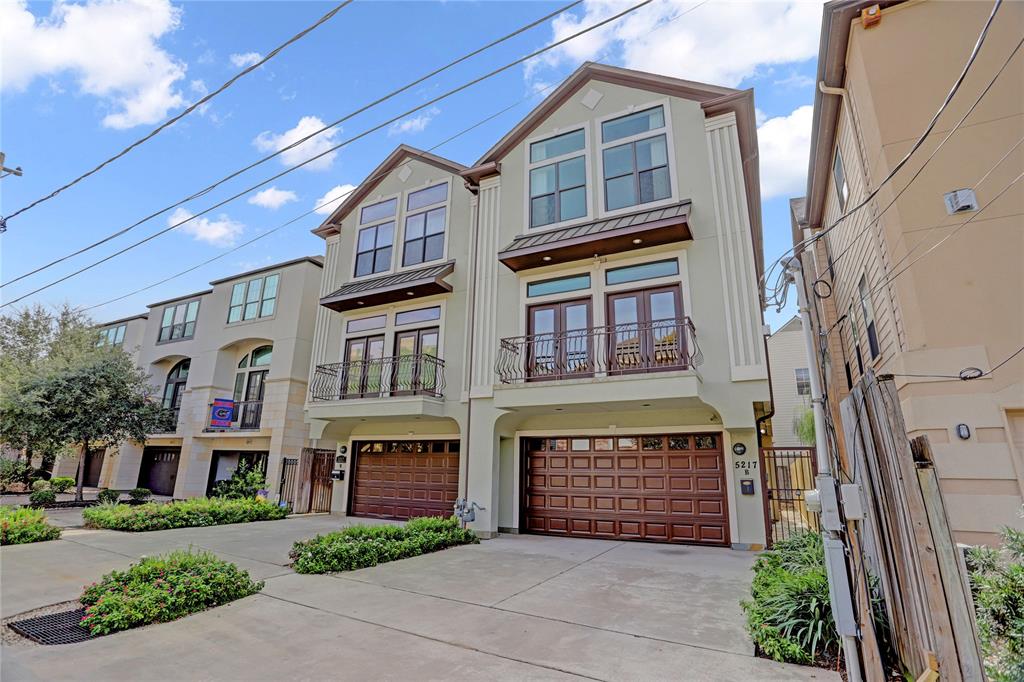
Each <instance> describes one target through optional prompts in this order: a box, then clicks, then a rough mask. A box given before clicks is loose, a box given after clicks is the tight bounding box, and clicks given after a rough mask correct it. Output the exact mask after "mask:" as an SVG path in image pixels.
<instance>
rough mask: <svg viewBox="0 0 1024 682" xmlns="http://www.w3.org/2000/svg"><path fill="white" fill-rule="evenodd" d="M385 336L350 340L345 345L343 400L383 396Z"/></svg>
mask: <svg viewBox="0 0 1024 682" xmlns="http://www.w3.org/2000/svg"><path fill="white" fill-rule="evenodd" d="M383 358H384V336H383V335H380V336H366V337H363V338H361V339H349V340H348V342H347V343H346V344H345V371H344V374H343V375H342V383H341V396H342V397H343V398H373V397H376V396H379V395H380V394H381V367H382V366H383V365H382V363H383Z"/></svg>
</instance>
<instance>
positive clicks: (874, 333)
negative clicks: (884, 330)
mask: <svg viewBox="0 0 1024 682" xmlns="http://www.w3.org/2000/svg"><path fill="white" fill-rule="evenodd" d="M857 301H858V303H859V304H860V313H861V315H862V316H863V318H864V334H865V335H866V336H867V340H868V352H870V353H871V359H872V360H877V359H878V357H879V356H881V354H882V348H881V345H880V344H879V343H878V315H877V314H876V313H875V302H874V301H873V300H872V299H871V287H869V286H868V278H867V273H865V274H862V275H861V276H860V279H859V280H858V281H857ZM868 313H870V314H871V315H870V318H869V317H868Z"/></svg>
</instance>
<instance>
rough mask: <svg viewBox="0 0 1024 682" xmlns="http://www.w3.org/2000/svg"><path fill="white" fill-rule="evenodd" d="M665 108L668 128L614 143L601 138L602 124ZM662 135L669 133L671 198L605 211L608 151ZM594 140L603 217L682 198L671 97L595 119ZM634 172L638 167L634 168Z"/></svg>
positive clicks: (620, 139)
mask: <svg viewBox="0 0 1024 682" xmlns="http://www.w3.org/2000/svg"><path fill="white" fill-rule="evenodd" d="M658 106H660V107H662V108H663V109H662V112H663V113H664V115H665V127H664V128H658V129H655V130H648V131H646V132H643V133H639V134H637V135H631V136H629V137H621V138H619V139H617V140H615V141H613V142H604V141H602V137H601V125H602V124H603V123H605V122H607V121H611V120H613V119H616V118H622V117H623V116H628V115H629V114H633V113H636V112H638V111H644V110H645V109H653V108H654V107H658ZM658 135H664V136H665V147H666V150H665V153H666V155H667V156H668V186H669V189H670V193H669V195H668V197H667V198H665V199H659V200H657V201H651V202H647V203H643V204H633V205H632V206H624V207H622V208H617V209H614V210H611V211H608V210H605V196H604V150H605V149H608V148H610V147H619V146H622V145H624V144H629V143H630V142H638V141H640V140H646V139H648V138H651V137H657V136H658ZM594 136H595V137H594V139H596V140H598V143H597V145H596V147H595V149H596V150H597V154H596V158H595V167H596V169H597V173H596V175H597V178H598V180H599V182H598V184H597V215H598V217H599V218H608V217H613V216H618V215H624V214H627V213H636V212H637V211H646V210H650V209H654V208H658V207H660V206H668V205H670V204H674V203H676V202H678V201H679V188H678V186H677V171H676V163H677V158H676V151H675V150H676V146H675V140H674V138H673V134H672V108H671V103H670V102H669V100H668V99H667V98H664V99H658V100H654V101H651V102H645V103H643V104H634V105H631V106H630V107H629V108H627V109H625V110H623V111H618V112H615V113H614V114H609V115H607V116H602V117H601V118H597V119H594ZM634 172H636V170H635V169H634Z"/></svg>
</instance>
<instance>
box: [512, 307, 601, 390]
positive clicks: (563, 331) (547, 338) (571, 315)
mask: <svg viewBox="0 0 1024 682" xmlns="http://www.w3.org/2000/svg"><path fill="white" fill-rule="evenodd" d="M528 314H529V333H530V339H529V345H528V353H529V357H528V358H527V373H528V375H529V376H530V378H531V379H533V380H539V379H557V378H565V377H567V376H574V375H575V376H580V375H586V374H589V373H591V372H593V371H594V370H593V365H592V363H591V343H592V338H591V334H590V325H591V317H590V299H577V300H574V301H561V302H559V303H547V304H543V305H535V306H531V307H530V309H529V313H528Z"/></svg>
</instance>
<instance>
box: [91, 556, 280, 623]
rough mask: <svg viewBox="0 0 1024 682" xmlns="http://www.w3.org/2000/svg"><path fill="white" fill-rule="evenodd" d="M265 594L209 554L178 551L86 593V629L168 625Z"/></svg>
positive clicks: (107, 579) (120, 573) (114, 575)
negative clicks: (209, 609)
mask: <svg viewBox="0 0 1024 682" xmlns="http://www.w3.org/2000/svg"><path fill="white" fill-rule="evenodd" d="M261 589H263V583H262V582H256V581H254V580H252V578H250V577H249V574H248V573H247V572H245V571H243V570H242V569H240V568H238V567H237V566H235V565H234V564H232V563H228V562H226V561H223V560H221V559H218V558H217V557H216V556H214V555H213V554H210V553H208V552H198V553H193V552H191V551H176V552H171V553H169V554H167V555H165V556H157V557H150V558H146V559H143V560H142V561H140V562H139V563H137V564H132V565H131V566H130V567H129V568H128V569H127V570H125V571H113V572H112V573H108V574H107V575H105V576H103V579H102V580H100V581H99V582H98V583H93V584H92V585H89V586H88V587H86V588H85V592H84V593H82V597H81V599H80V600H79V601H81V602H82V604H84V605H85V607H86V608H85V618H83V619H82V625H83V626H85V627H86V628H88V629H89V632H90V633H92V634H93V635H105V634H109V633H111V632H117V631H119V630H127V629H129V628H135V627H140V626H142V625H148V624H150V623H166V622H167V621H171V620H175V619H177V618H181V617H183V616H187V615H189V614H190V613H196V612H197V611H203V610H205V609H208V608H211V607H213V606H220V605H221V604H226V603H228V602H231V601H234V600H236V599H241V598H242V597H248V596H249V595H251V594H256V593H257V592H259V591H260V590H261Z"/></svg>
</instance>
